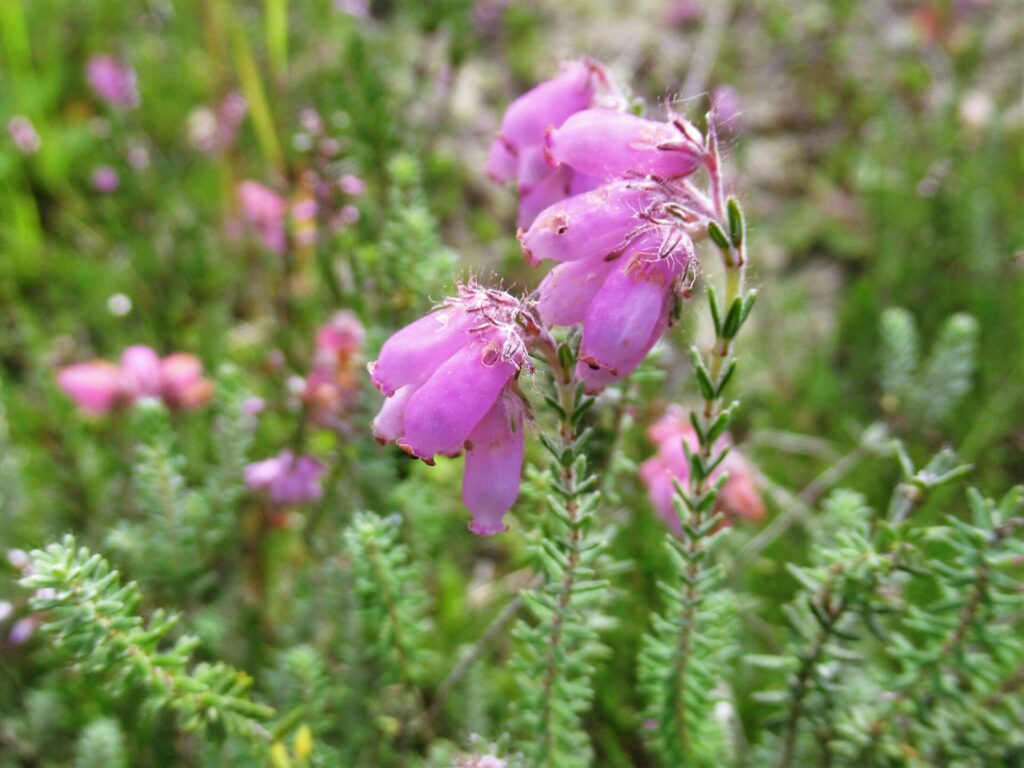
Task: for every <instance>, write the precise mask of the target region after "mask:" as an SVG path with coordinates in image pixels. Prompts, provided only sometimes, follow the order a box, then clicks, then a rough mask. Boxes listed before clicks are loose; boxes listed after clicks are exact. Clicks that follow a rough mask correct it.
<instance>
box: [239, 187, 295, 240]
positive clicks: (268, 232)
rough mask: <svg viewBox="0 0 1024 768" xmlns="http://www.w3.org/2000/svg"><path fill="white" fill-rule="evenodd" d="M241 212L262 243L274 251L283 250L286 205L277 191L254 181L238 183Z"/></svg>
mask: <svg viewBox="0 0 1024 768" xmlns="http://www.w3.org/2000/svg"><path fill="white" fill-rule="evenodd" d="M238 200H239V203H240V204H241V206H242V214H243V215H244V217H245V219H246V221H248V222H249V223H250V224H251V225H252V226H253V227H254V228H255V230H256V232H257V234H258V235H259V237H260V239H261V240H262V241H263V244H264V245H265V246H266V247H267V248H268V249H269V250H271V251H273V252H274V253H284V250H285V244H286V241H285V214H286V213H287V209H288V206H287V204H286V203H285V201H284V198H283V197H281V196H280V195H279V194H277V192H275V191H274V190H272V189H270V188H269V187H265V186H263V185H262V184H260V183H259V182H256V181H243V182H242V183H241V184H239V185H238Z"/></svg>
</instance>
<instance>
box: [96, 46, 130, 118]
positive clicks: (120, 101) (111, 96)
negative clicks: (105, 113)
mask: <svg viewBox="0 0 1024 768" xmlns="http://www.w3.org/2000/svg"><path fill="white" fill-rule="evenodd" d="M86 79H87V80H88V81H89V85H90V87H91V88H92V89H93V91H95V92H96V95H97V96H99V97H100V98H101V99H103V101H105V102H107V103H108V104H110V105H111V106H113V107H120V108H122V109H135V108H136V107H137V106H139V90H138V84H137V82H136V77H135V70H134V69H132V68H131V66H130V65H129V64H125V63H123V62H120V61H118V60H117V59H115V58H114V57H113V56H109V55H106V54H100V55H97V56H93V57H92V58H91V59H89V63H88V64H87V65H86Z"/></svg>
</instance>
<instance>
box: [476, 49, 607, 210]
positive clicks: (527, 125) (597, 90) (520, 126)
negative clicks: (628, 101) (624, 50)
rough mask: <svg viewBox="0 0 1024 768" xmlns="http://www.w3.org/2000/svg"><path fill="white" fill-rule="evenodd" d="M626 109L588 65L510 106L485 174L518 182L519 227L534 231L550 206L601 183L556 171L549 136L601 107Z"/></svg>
mask: <svg viewBox="0 0 1024 768" xmlns="http://www.w3.org/2000/svg"><path fill="white" fill-rule="evenodd" d="M624 106H625V102H624V100H623V99H622V97H621V95H620V93H619V90H618V87H617V86H616V85H615V83H614V82H613V80H612V78H611V75H610V73H609V72H608V70H607V69H605V67H604V66H602V65H601V64H598V63H597V62H594V61H590V60H588V59H584V60H581V61H575V62H572V63H570V64H567V65H566V66H565V68H564V70H563V72H562V73H561V74H560V75H558V76H557V77H555V78H554V79H552V80H548V81H547V82H544V83H541V84H540V85H538V86H536V87H535V88H533V89H532V90H530V91H527V92H526V93H524V94H523V95H522V96H520V97H519V98H518V99H516V100H515V101H513V102H512V103H511V104H510V105H509V107H508V109H507V110H506V111H505V116H504V117H503V118H502V121H501V129H500V130H499V132H498V136H497V138H495V140H494V142H493V143H492V144H491V149H490V154H489V156H488V159H487V164H486V166H485V167H484V170H485V171H486V172H487V174H488V175H489V176H490V177H491V178H492V179H494V180H495V181H499V182H503V181H509V180H512V179H515V180H516V182H517V185H518V189H519V195H520V202H519V219H518V223H519V226H520V227H528V226H530V224H531V223H532V221H533V219H534V217H536V215H537V214H538V213H540V212H541V211H542V210H544V209H545V208H546V207H547V206H549V205H551V204H552V203H554V202H557V201H558V200H561V199H562V198H564V197H566V196H568V195H571V194H577V193H579V192H584V191H586V190H588V189H592V188H593V187H594V186H596V185H597V183H598V182H597V181H596V180H595V179H593V178H590V177H589V176H587V175H586V174H585V173H580V172H576V171H574V169H573V168H572V167H570V166H568V165H565V166H563V167H556V165H555V163H554V162H552V160H551V158H550V157H549V156H548V153H547V151H546V149H545V137H546V136H547V134H548V132H549V131H551V130H552V129H556V128H559V127H560V126H561V125H562V124H563V123H564V122H565V121H566V120H567V119H568V118H569V117H570V116H572V115H574V114H575V113H577V112H580V111H583V110H588V109H590V108H592V107H602V108H604V109H603V111H606V112H610V113H612V112H614V111H615V110H619V109H622V108H624Z"/></svg>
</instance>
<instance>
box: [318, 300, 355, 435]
mask: <svg viewBox="0 0 1024 768" xmlns="http://www.w3.org/2000/svg"><path fill="white" fill-rule="evenodd" d="M364 337H365V331H364V330H363V324H362V323H360V322H359V318H358V317H356V316H355V314H353V313H352V312H349V311H347V310H342V311H341V312H337V313H335V315H334V316H333V317H332V318H331V319H330V321H329V322H328V323H327V324H326V325H324V326H322V327H321V328H320V330H318V331H317V334H316V352H315V354H314V358H313V365H312V368H311V370H310V372H309V375H308V376H307V377H306V382H305V391H304V393H303V399H304V400H305V402H306V404H307V406H308V407H309V411H310V417H311V418H312V420H313V422H314V423H315V424H317V425H318V426H321V427H324V428H329V429H330V428H338V427H339V426H340V425H341V423H342V420H343V418H344V417H345V416H346V415H347V414H348V412H349V411H351V409H352V407H353V406H354V404H355V399H356V395H357V394H358V393H359V378H358V370H359V368H358V360H359V356H360V354H361V352H362V349H363V340H364Z"/></svg>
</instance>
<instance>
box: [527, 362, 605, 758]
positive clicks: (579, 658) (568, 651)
mask: <svg viewBox="0 0 1024 768" xmlns="http://www.w3.org/2000/svg"><path fill="white" fill-rule="evenodd" d="M554 357H555V360H554V361H552V365H553V366H554V369H553V371H552V376H553V379H554V384H555V386H554V394H555V396H556V397H555V398H551V397H550V396H549V398H548V399H549V402H550V404H551V405H552V407H553V408H555V410H556V413H557V415H558V417H559V420H560V425H559V435H560V437H559V439H554V440H553V439H550V438H548V437H544V438H543V444H544V446H545V447H546V448H547V450H548V452H549V453H550V454H551V458H552V459H553V461H552V462H551V464H550V465H549V467H548V470H549V472H548V477H547V478H546V481H547V490H548V493H547V507H548V513H549V514H548V515H547V516H546V519H545V524H544V533H543V535H542V537H541V539H540V540H539V541H538V542H537V550H536V553H535V554H536V557H537V560H538V562H539V564H540V567H541V569H542V572H543V579H544V580H543V583H542V584H541V585H540V586H539V587H537V588H535V589H528V590H526V591H524V592H523V593H522V599H523V604H524V606H525V607H526V609H527V611H528V612H529V614H530V620H526V619H524V620H522V621H520V622H519V623H518V624H517V625H516V626H515V627H514V629H513V636H514V637H515V639H516V641H517V645H516V656H515V657H514V658H513V661H512V666H513V668H514V670H515V672H516V683H517V691H518V695H517V697H516V700H515V706H514V721H513V725H512V729H513V732H514V733H515V734H516V735H517V736H518V739H519V740H518V743H517V746H518V748H519V750H521V751H522V752H523V754H524V755H525V758H526V765H527V766H529V767H530V768H555V767H556V766H557V767H558V768H562V766H564V767H565V768H573V767H574V766H587V765H590V764H591V760H592V757H593V755H592V748H591V745H590V739H589V737H588V736H587V733H586V732H585V731H584V729H583V724H582V721H581V718H582V716H583V715H584V713H586V712H587V710H588V709H589V708H590V703H591V701H592V699H593V694H594V691H593V687H592V684H591V679H592V676H593V672H594V662H595V660H596V659H597V657H598V656H599V655H601V654H602V653H603V652H604V647H603V646H602V644H601V643H600V641H599V639H598V630H599V627H600V622H601V620H602V615H601V607H602V603H604V601H605V600H606V599H607V596H608V589H609V583H608V581H607V580H606V578H605V577H604V576H603V575H602V568H601V560H602V555H603V553H604V549H605V546H606V544H605V543H604V542H603V540H602V536H601V534H600V533H598V532H596V531H594V530H593V528H594V525H595V512H596V510H597V508H598V505H599V504H600V501H601V496H600V493H599V492H598V491H596V490H595V488H596V486H597V482H598V478H597V476H596V475H594V474H591V473H589V472H588V470H587V457H586V453H585V452H584V446H585V445H586V442H587V438H588V437H589V435H588V433H587V432H584V433H582V434H577V428H578V425H579V423H580V421H581V420H582V418H583V416H584V415H585V414H586V412H587V410H589V408H590V406H591V405H592V402H591V400H590V398H587V397H585V396H584V395H583V392H582V387H580V388H573V387H572V386H571V384H570V383H569V381H568V378H567V371H568V370H571V368H572V366H574V365H575V360H574V355H573V352H572V350H571V347H570V346H569V345H568V344H562V345H560V346H559V347H558V352H557V353H556V354H555V355H554Z"/></svg>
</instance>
